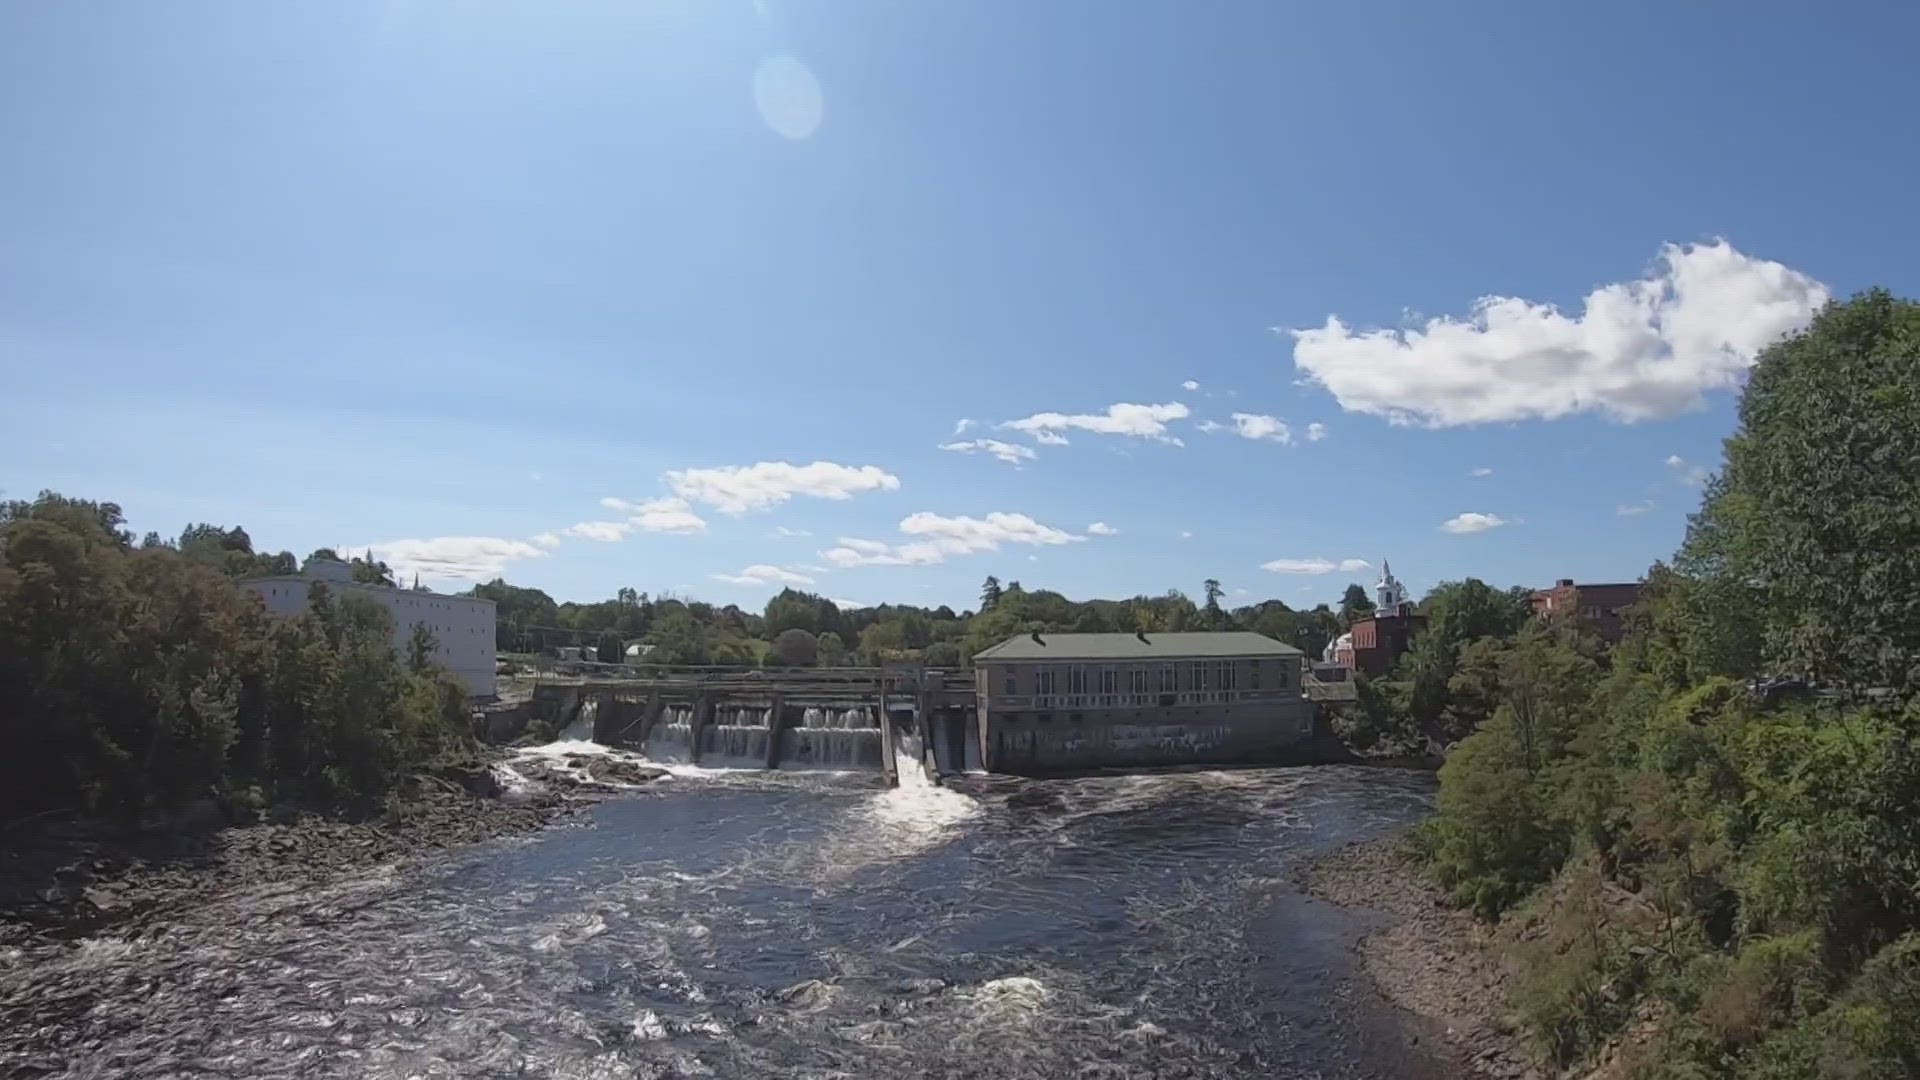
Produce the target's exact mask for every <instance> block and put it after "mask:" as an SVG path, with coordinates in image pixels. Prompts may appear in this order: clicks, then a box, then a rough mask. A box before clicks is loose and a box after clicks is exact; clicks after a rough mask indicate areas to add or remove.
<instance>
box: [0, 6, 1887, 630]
mask: <svg viewBox="0 0 1920 1080" xmlns="http://www.w3.org/2000/svg"><path fill="white" fill-rule="evenodd" d="M1682 7H1684V9H1685V10H1676V9H1675V6H1674V5H1659V4H1651V3H1649V4H1622V5H1610V6H1593V5H1586V6H1581V7H1579V8H1577V9H1576V8H1574V7H1571V6H1568V5H1558V4H1538V3H1499V4H1475V5H1464V4H1463V5H1454V4H1448V5H1435V4H1427V3H1412V2H1408V3H1380V4H1368V3H1354V4H1314V5H1307V4H1293V3H1287V4H1280V3H1251V2H1248V3H1217V4H1201V5H1193V4H1172V3H1165V4H1161V3H1146V2H1139V3H1127V4H1113V3H1092V2H1065V0H1061V2H1053V3H1045V4H1033V3H1025V2H1011V0H1008V2H989V0H969V2H966V3H948V4H933V3H881V2H877V0H875V2H855V0H848V2H845V3H818V2H814V3H799V2H791V0H757V2H748V0H741V2H739V3H732V2H726V0H672V2H667V0H660V2H653V0H620V2H614V0H605V2H573V3H559V4H527V3H497V2H474V0H464V2H459V3H455V2H451V0H449V2H443V3H433V2H424V0H420V2H362V0H333V2H329V3H326V4H304V5H265V4H257V3H251V2H241V0H232V2H225V3H209V2H202V0H170V2H168V3H166V4H144V5H131V4H115V5H108V4H99V3H66V4H29V3H16V4H9V5H4V6H0V145H4V146H5V147H7V152H6V159H5V161H6V164H5V167H4V169H3V170H0V237H4V243H0V376H3V378H4V385H5V387H6V388H7V392H6V393H5V395H4V397H3V398H0V420H3V421H4V423H5V425H6V426H7V428H8V429H9V430H10V432H11V437H10V438H8V439H7V445H8V452H7V453H6V454H5V455H0V488H3V489H4V490H5V493H6V495H7V496H8V497H16V496H21V495H26V494H30V493H31V492H33V491H35V490H37V489H40V488H43V487H51V488H55V489H58V490H60V491H63V492H66V493H69V494H74V495H83V496H88V497H94V498H109V499H114V500H117V501H119V502H120V503H121V504H122V505H123V506H124V507H125V508H126V510H127V513H128V516H129V517H130V519H131V520H132V523H133V524H134V526H135V527H136V528H138V529H147V528H153V529H158V530H160V531H162V532H165V533H169V534H171V533H174V532H177V531H178V530H179V529H180V527H181V526H183V525H184V524H186V523H187V522H189V521H199V520H207V521H214V522H220V523H243V524H244V525H246V527H247V528H248V530H249V531H250V532H251V533H252V534H253V536H254V537H255V539H256V542H257V543H258V544H259V545H261V546H263V547H268V548H273V549H278V548H291V549H294V550H295V551H297V552H301V553H304V552H305V551H307V550H310V549H311V548H313V547H316V546H320V545H335V546H352V547H356V548H357V547H362V546H366V545H373V546H374V547H375V550H376V551H377V552H380V553H382V554H385V555H386V556H388V558H389V561H392V562H396V563H400V564H402V565H403V566H404V567H408V568H412V567H420V566H425V567H426V568H427V569H428V572H429V577H430V578H433V579H434V580H437V581H439V582H440V583H442V584H456V583H457V577H456V576H455V575H459V574H465V575H480V574H484V575H487V576H491V573H492V572H493V571H495V570H499V571H501V572H503V573H504V574H505V576H506V577H507V578H508V579H509V580H511V581H514V582H516V583H520V584H526V585H534V586H538V587H541V588H544V589H546V590H548V591H549V592H551V593H553V594H554V595H555V596H556V597H558V598H561V599H583V600H584V599H598V598H603V597H606V596H609V595H611V594H612V592H613V591H614V590H615V589H616V588H618V587H620V586H622V585H631V586H633V587H636V588H639V589H644V590H649V591H653V592H661V591H673V592H676V593H679V594H682V595H688V594H691V595H696V596H699V597H702V598H706V599H711V600H714V601H716V602H737V603H741V604H743V605H747V606H757V605H759V604H760V603H762V602H764V600H765V598H766V597H767V596H768V595H770V594H771V593H772V592H773V591H774V590H775V589H777V588H778V587H779V582H780V580H792V581H795V583H800V584H804V585H805V587H809V588H812V589H814V590H816V591H818V592H821V593H824V594H826V595H828V596H832V597H835V598H841V599H847V600H853V601H860V602H877V601H882V600H894V601H900V602H917V603H941V602H946V603H952V604H954V605H956V606H960V605H963V604H965V603H967V602H969V601H970V600H971V598H972V597H973V596H974V595H975V594H976V592H977V588H978V583H979V582H980V580H981V578H983V577H984V576H985V575H987V574H990V573H991V574H997V575H999V576H1000V577H1001V578H1002V579H1009V578H1018V579H1020V580H1021V581H1023V582H1024V583H1026V584H1028V585H1029V586H1047V587H1053V588H1058V589H1060V590H1062V591H1064V592H1066V593H1068V594H1069V595H1072V596H1081V597H1084V596H1091V595H1108V596H1117V595H1131V594H1133V593H1136V592H1142V591H1146V592H1159V591H1163V590H1165V589H1167V588H1171V587H1179V588H1182V589H1185V590H1187V591H1189V592H1190V593H1197V592H1198V591H1199V583H1200V581H1201V579H1203V578H1206V577H1210V576H1211V577H1217V578H1219V579H1220V580H1221V581H1222V582H1224V583H1225V584H1226V586H1227V587H1228V588H1229V589H1230V590H1232V591H1234V592H1235V594H1236V595H1235V599H1236V600H1237V601H1238V600H1245V599H1248V598H1251V597H1262V596H1277V597H1280V598H1282V599H1285V600H1287V601H1289V602H1290V603H1295V604H1302V603H1312V602H1317V601H1320V600H1330V599H1333V598H1335V597H1336V596H1337V595H1338V593H1339V590H1340V588H1341V587H1342V586H1343V585H1344V584H1345V582H1346V581H1348V580H1366V581H1370V580H1371V578H1372V576H1373V571H1372V569H1371V568H1369V569H1367V570H1364V571H1362V570H1358V569H1349V570H1342V569H1340V564H1342V563H1343V562H1347V561H1349V560H1366V561H1368V562H1369V563H1372V564H1374V565H1375V566H1377V564H1378V563H1379V561H1380V559H1381V558H1382V557H1387V558H1391V559H1392V561H1393V564H1394V569H1395V570H1396V571H1397V572H1398V573H1399V574H1400V575H1401V576H1402V577H1403V578H1404V579H1406V580H1407V581H1409V583H1410V584H1412V585H1413V586H1414V587H1415V589H1416V590H1418V589H1422V588H1424V587H1425V586H1427V585H1429V584H1431V583H1432V582H1434V581H1437V580H1441V579H1446V578H1456V577H1461V576H1465V575H1476V576H1480V577H1483V578H1486V579H1488V580H1491V581H1495V582H1497V583H1501V584H1543V583H1546V582H1549V581H1551V580H1552V579H1555V578H1558V577H1575V578H1579V579H1582V580H1595V579H1620V578H1630V577H1633V576H1636V575H1637V574H1639V573H1640V572H1641V571H1643V570H1644V569H1645V567H1646V566H1647V565H1648V564H1649V563H1650V562H1651V561H1652V560H1653V559H1655V558H1660V557H1664V556H1666V555H1667V554H1668V553H1670V552H1671V551H1672V549H1673V548H1674V547H1675V546H1676V545H1677V543H1678V542H1679V540H1680V538H1681V536H1682V533H1683V530H1684V526H1685V515H1686V513H1687V511H1688V510H1689V509H1691V508H1692V506H1693V505H1694V503H1695V501H1696V498H1697V491H1696V489H1695V488H1694V487H1692V486H1690V481H1696V480H1697V477H1698V470H1699V469H1701V468H1703V467H1709V468H1710V467H1712V466H1713V465H1714V464H1715V463H1716V462H1717V460H1718V447H1719V441H1720V439H1721V438H1723V437H1724V436H1725V435H1726V434H1727V432H1728V431H1729V430H1730V428H1731V426H1732V422H1733V412H1732V402H1733V391H1732V390H1731V389H1730V387H1731V386H1732V385H1733V384H1734V383H1735V382H1737V378H1738V373H1739V371H1740V369H1741V368H1742V367H1743V366H1744V364H1745V363H1747V362H1748V361H1750V359H1751V353H1752V350H1753V348H1755V347H1757V344H1758V343H1759V342H1760V341H1762V340H1763V339H1764V338H1765V337H1767V336H1770V335H1772V334H1776V333H1778V332H1780V331H1781V330H1783V329H1787V328H1791V327H1792V326H1793V325H1797V324H1798V323H1799V322H1800V321H1803V320H1804V318H1805V313H1806V312H1807V311H1808V310H1811V308H1812V306H1813V305H1814V304H1816V303H1817V302H1818V300H1819V298H1820V297H1821V296H1823V295H1826V294H1827V293H1829V292H1830V293H1832V294H1835V295H1845V294H1847V293H1850V292H1853V291H1855V290H1857V289H1860V288H1863V287H1866V286H1869V285H1875V284H1880V285H1885V286H1888V287H1890V288H1892V289H1894V290H1895V291H1896V292H1900V293H1904V294H1907V295H1913V294H1916V293H1920V281H1916V280H1915V276H1916V270H1915V269H1914V263H1913V260H1912V257H1911V255H1912V252H1913V251H1914V250H1916V249H1920V216H1916V215H1915V214H1914V213H1913V212H1912V210H1911V206H1912V199H1911V194H1910V188H1911V185H1912V183H1913V179H1912V178H1913V176H1914V175H1915V173H1916V171H1917V170H1916V166H1920V160H1917V158H1920V150H1916V144H1915V142H1914V141H1913V140H1912V139H1910V138H1905V137H1903V136H1902V135H1901V133H1902V132H1903V131H1904V130H1905V127H1906V125H1907V122H1908V120H1909V117H1908V116H1907V115H1906V111H1907V106H1908V105H1909V104H1910V103H1911V102H1913V101H1914V100H1920V70H1916V68H1915V67H1914V65H1913V64H1912V63H1911V57H1910V56H1909V55H1908V52H1909V45H1910V42H1911V41H1913V40H1914V36H1915V33H1916V32H1920V13H1916V11H1915V9H1914V8H1913V6H1912V5H1907V4H1893V3H1888V4H1884V5H1871V4H1841V5H1830V6H1829V7H1827V8H1821V9H1818V10H1814V9H1809V8H1807V7H1805V6H1804V5H1788V4H1772V3H1741V4H1733V3H1724V4H1703V5H1683V6H1682ZM1722 238H1724V244H1723V243H1721V240H1722ZM1666 245H1681V246H1680V247H1677V248H1671V249H1670V248H1668V247H1666ZM1663 253H1664V254H1663ZM1636 282H1640V283H1642V284H1639V285H1634V284H1633V283H1636ZM1608 286H1619V287H1617V288H1615V289H1613V291H1611V292H1606V293H1603V294H1601V295H1600V297H1599V298H1598V301H1597V302H1596V305H1595V308H1594V310H1595V311H1599V312H1600V314H1598V315H1596V314H1594V313H1593V312H1591V311H1590V310H1589V304H1588V300H1589V294H1591V293H1594V291H1595V290H1598V289H1604V288H1606V287H1608ZM1487 296H1493V297H1505V298H1509V299H1508V300H1507V301H1506V302H1505V303H1504V304H1499V305H1495V306H1493V307H1491V308H1488V309H1486V310H1485V312H1484V313H1483V315H1482V316H1481V319H1482V321H1481V322H1479V323H1475V322H1474V321H1473V320H1474V318H1475V307H1474V305H1475V302H1476V300H1477V299H1478V298H1481V297H1487ZM1546 305H1554V306H1557V308H1558V314H1557V315H1556V314H1554V313H1553V312H1552V311H1550V310H1549V309H1548V308H1547V307H1546ZM1330 316H1337V317H1338V319H1339V320H1340V321H1341V322H1340V324H1339V325H1340V326H1343V327H1345V328H1347V329H1345V330H1341V329H1335V330H1332V331H1327V330H1325V329H1324V328H1325V327H1327V325H1328V319H1329V317H1330ZM1435 318H1438V319H1442V320H1445V321H1443V322H1442V323H1440V324H1438V325H1433V326H1430V325H1429V324H1428V322H1427V320H1430V319H1435ZM1276 328H1277V329H1276ZM1380 328H1385V331H1384V334H1385V336H1382V335H1380V334H1371V335H1370V332H1371V331H1377V330H1380ZM1316 329H1319V330H1320V331H1321V332H1320V333H1317V334H1313V335H1309V336H1308V337H1307V338H1297V337H1296V336H1295V335H1294V334H1292V333H1290V332H1289V331H1293V330H1316ZM1404 330H1413V331H1417V332H1419V333H1418V335H1417V336H1415V337H1408V336H1405V335H1401V334H1396V332H1397V331H1404ZM1188 382H1192V383H1194V384H1196V386H1197V388H1196V389H1189V388H1187V387H1186V386H1185V385H1184V384H1186V383H1188ZM1116 405H1120V406H1126V405H1133V406H1147V407H1152V406H1158V407H1159V408H1158V409H1157V410H1156V409H1151V408H1149V409H1144V410H1127V409H1124V408H1123V409H1121V410H1119V411H1118V412H1117V413H1113V414H1110V413H1109V410H1110V409H1111V408H1112V407H1114V406H1116ZM1049 413H1054V414H1060V415H1061V417H1065V419H1060V418H1053V419H1049V418H1047V417H1046V416H1045V415H1044V414H1049ZM1236 413H1237V414H1241V415H1242V416H1245V417H1247V418H1248V419H1245V420H1236V419H1235V414H1236ZM1036 416H1038V417H1040V419H1038V420H1032V421H1030V422H1027V423H1024V424H1020V425H1019V426H1014V427H1008V426H1005V425H1007V424H1008V423H1009V422H1017V421H1022V420H1025V419H1027V418H1032V417H1036ZM1075 417H1079V418H1081V419H1078V420H1076V419H1073V418H1075ZM1086 418H1100V419H1086ZM1156 418H1157V419H1156ZM963 419H968V420H973V421H974V422H975V423H974V424H973V425H971V429H970V430H967V431H965V432H964V433H960V434H956V425H958V424H959V422H960V421H961V420H963ZM1276 422H1277V424H1276ZM1315 424H1318V425H1321V427H1320V428H1314V429H1310V425H1315ZM1156 429H1157V430H1156ZM1310 431H1311V433H1317V434H1320V435H1321V436H1322V437H1320V438H1317V439H1315V438H1312V437H1311V436H1310ZM1247 435H1258V436H1264V437H1259V438H1251V437H1246V436H1247ZM1063 437H1064V438H1065V439H1067V440H1068V444H1067V445H1059V444H1058V440H1059V439H1060V438H1063ZM980 440H993V441H995V442H998V443H1002V444H1005V446H1011V447H1020V448H1022V449H1019V450H1007V449H1000V453H1002V454H1003V455H1006V456H1010V457H1014V458H1016V462H1017V463H1011V462H1008V461H1003V460H1000V459H998V458H996V457H995V456H994V455H993V453H992V452H991V451H992V450H994V449H996V448H994V447H991V446H988V447H985V449H986V450H987V451H988V452H971V453H970V452H962V451H960V450H953V449H941V447H942V446H943V444H945V445H950V444H958V443H968V444H975V443H978V442H979V441H980ZM1171 440H1177V444H1176V443H1175V442H1174V441H1171ZM974 449H976V450H978V449H981V447H978V446H976V447H974ZM1028 454H1031V457H1030V458H1029V457H1028V456H1027V455H1028ZM1670 458H1677V459H1678V460H1677V462H1676V463H1674V464H1669V459H1670ZM814 462H823V463H826V465H825V467H820V468H811V469H806V468H796V469H793V470H788V469H785V468H782V467H778V466H779V463H787V464H790V465H792V466H796V467H804V466H809V465H811V463H814ZM760 463H774V464H773V466H772V467H767V468H759V469H756V468H754V466H756V465H758V464H760ZM1481 469H1490V470H1492V471H1491V473H1490V474H1487V475H1482V476H1474V475H1472V473H1473V472H1474V470H1481ZM602 500H612V502H610V503H609V505H602ZM1623 511H1626V512H1623ZM996 515H997V516H996ZM1461 515H1483V517H1469V518H1464V519H1463V518H1461ZM1493 519H1497V520H1498V521H1499V522H1500V524H1498V525H1490V521H1491V520H1493ZM1449 521H1457V522H1458V524H1456V525H1455V526H1454V528H1455V529H1469V530H1470V529H1472V528H1473V527H1474V526H1476V525H1477V526H1490V527H1482V528H1479V529H1477V531H1449V530H1448V529H1447V528H1445V527H1443V526H1444V523H1446V522H1449ZM1095 522H1099V523H1102V524H1104V525H1105V526H1107V527H1108V529H1107V530H1105V531H1109V532H1111V533H1112V535H1090V534H1089V526H1091V525H1092V524H1093V523H1095ZM696 523H697V524H696ZM582 526H584V527H582ZM569 530H571V532H569ZM801 533H804V534H806V535H797V534H801ZM844 540H851V541H855V543H852V544H848V543H844V542H843V541H844ZM1316 560H1317V561H1316ZM1323 563H1331V564H1333V568H1332V569H1330V570H1327V571H1326V572H1323V573H1301V572H1298V571H1301V570H1318V569H1323V568H1324V567H1323V565H1322V564H1323ZM1267 564H1272V565H1273V567H1274V569H1263V566H1266V565H1267ZM1351 565H1352V564H1351V563H1349V566H1351ZM749 568H757V569H754V570H753V571H752V572H747V571H748V569H749ZM716 575H726V576H728V577H731V578H735V579H740V580H735V581H729V580H720V579H718V578H716ZM799 579H808V580H807V581H805V582H801V581H800V580H799ZM1241 590H1244V593H1242V592H1241Z"/></svg>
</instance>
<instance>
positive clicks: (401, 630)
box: [240, 559, 494, 697]
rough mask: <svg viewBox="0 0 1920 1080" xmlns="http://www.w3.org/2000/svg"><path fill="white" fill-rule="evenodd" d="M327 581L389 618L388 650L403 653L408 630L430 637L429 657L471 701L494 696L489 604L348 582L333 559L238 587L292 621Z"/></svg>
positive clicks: (346, 569)
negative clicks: (461, 686)
mask: <svg viewBox="0 0 1920 1080" xmlns="http://www.w3.org/2000/svg"><path fill="white" fill-rule="evenodd" d="M316 581H324V582H326V585H327V588H328V589H330V590H332V591H333V593H334V595H335V596H349V595H351V596H362V597H365V598H367V599H368V600H371V601H373V602H374V603H376V604H378V605H380V607H382V608H384V609H385V610H386V612H387V614H388V615H390V616H392V617H393V647H394V649H395V651H397V652H400V653H403V654H404V653H405V651H406V649H407V645H408V643H410V642H411V641H412V640H413V628H414V626H416V625H418V624H422V623H424V624H425V625H426V627H427V630H428V631H429V632H431V633H432V634H433V643H434V644H433V659H434V662H435V663H437V664H439V665H440V666H441V667H444V668H446V669H447V670H448V671H450V672H452V673H453V675H454V677H455V678H458V679H459V680H460V681H461V682H462V683H464V684H465V685H466V687H467V691H468V692H469V693H471V694H473V695H474V696H475V697H493V696H494V649H493V632H494V618H493V616H494V612H493V601H491V600H479V599H475V598H474V597H471V596H448V595H446V594H445V593H437V592H429V591H426V590H424V589H420V590H415V589H398V588H394V587H392V586H389V585H368V584H364V583H362V582H357V581H355V580H353V568H352V567H351V566H349V565H347V564H346V563H344V562H341V561H339V560H337V559H308V560H307V561H306V563H305V564H304V565H303V566H302V567H301V568H300V572H299V573H298V574H283V575H277V576H274V577H257V578H248V579H246V580H245V581H242V582H241V583H240V584H241V585H242V586H243V587H244V588H246V589H247V590H248V591H249V592H252V593H253V594H254V595H255V596H258V597H259V598H260V602H261V603H262V604H264V605H265V606H266V609H267V614H269V615H277V616H280V617H282V618H292V617H294V616H297V615H300V614H302V613H304V612H305V611H306V610H307V591H308V590H309V589H310V588H311V587H312V586H313V583H314V582H316Z"/></svg>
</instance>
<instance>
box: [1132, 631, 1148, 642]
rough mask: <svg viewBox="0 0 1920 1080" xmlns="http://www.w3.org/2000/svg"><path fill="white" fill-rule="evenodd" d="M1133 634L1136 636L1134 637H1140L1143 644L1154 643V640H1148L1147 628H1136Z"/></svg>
mask: <svg viewBox="0 0 1920 1080" xmlns="http://www.w3.org/2000/svg"><path fill="white" fill-rule="evenodd" d="M1133 636H1134V637H1137V638H1139V639H1140V644H1142V645H1151V644H1153V642H1151V641H1148V640H1147V632H1146V631H1145V630H1135V631H1134V632H1133Z"/></svg>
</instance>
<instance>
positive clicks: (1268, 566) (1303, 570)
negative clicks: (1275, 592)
mask: <svg viewBox="0 0 1920 1080" xmlns="http://www.w3.org/2000/svg"><path fill="white" fill-rule="evenodd" d="M1372 567H1373V564H1372V563H1370V562H1368V561H1367V560H1365V559H1341V560H1340V561H1339V562H1334V561H1333V560H1332V559H1319V558H1314V559H1275V560H1273V561H1272V562H1263V563H1261V564H1260V569H1262V570H1269V571H1272V572H1273V573H1276V574H1331V573H1333V572H1334V571H1335V570H1338V571H1340V572H1341V573H1343V574H1357V573H1359V572H1361V571H1362V570H1369V569H1372Z"/></svg>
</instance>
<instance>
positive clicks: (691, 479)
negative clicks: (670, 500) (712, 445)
mask: <svg viewBox="0 0 1920 1080" xmlns="http://www.w3.org/2000/svg"><path fill="white" fill-rule="evenodd" d="M666 481H667V486H668V487H669V488H671V489H673V493H674V494H675V495H678V496H680V497H681V498H682V499H689V500H692V501H693V502H698V503H705V504H706V505H708V506H712V507H714V508H716V509H718V510H719V511H720V512H721V513H723V514H744V513H746V512H747V511H749V510H758V509H761V508H763V507H768V506H777V505H779V504H780V503H783V502H786V501H787V500H789V499H791V498H793V497H794V496H795V495H807V496H811V497H813V498H816V499H850V498H852V497H853V496H855V495H859V494H864V493H866V492H870V491H898V490H899V489H900V478H899V477H897V476H895V475H893V474H892V473H890V472H887V471H886V470H884V469H881V468H879V467H878V466H874V465H861V466H852V465H838V464H835V463H834V462H831V461H816V462H814V463H813V464H811V465H793V464H789V463H788V462H785V461H762V462H758V463H755V464H753V465H726V466H722V467H720V468H715V469H678V470H675V471H673V472H670V473H668V474H667V475H666ZM703 524H704V523H703Z"/></svg>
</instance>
